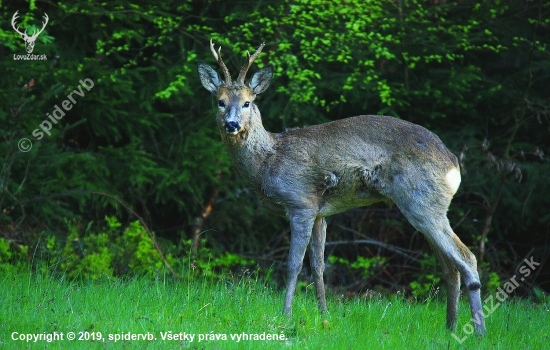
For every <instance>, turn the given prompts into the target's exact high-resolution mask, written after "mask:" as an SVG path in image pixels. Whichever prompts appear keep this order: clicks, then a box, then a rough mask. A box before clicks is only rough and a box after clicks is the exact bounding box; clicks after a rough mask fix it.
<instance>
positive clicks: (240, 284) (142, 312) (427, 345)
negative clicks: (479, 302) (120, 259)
mask: <svg viewBox="0 0 550 350" xmlns="http://www.w3.org/2000/svg"><path fill="white" fill-rule="evenodd" d="M0 281H1V285H0V305H1V311H0V348H6V349H22V348H32V349H43V348H49V349H67V348H72V349H104V348H108V349H113V348H114V349H118V348H124V349H130V348H132V349H133V348H136V349H144V348H149V349H175V348H184V349H258V348H262V349H281V348H285V349H286V348H289V349H518V348H527V349H548V348H549V347H550V339H549V337H550V323H549V321H550V312H549V310H548V309H549V308H550V306H549V305H535V304H532V303H530V302H528V301H511V302H506V303H505V304H503V305H502V306H500V307H499V308H498V309H497V310H496V311H495V312H494V313H493V314H492V315H491V316H490V317H489V318H488V319H487V327H488V335H487V336H486V337H484V338H483V339H481V340H479V339H477V338H476V337H475V336H473V335H471V336H469V337H467V339H466V340H464V342H463V343H462V344H459V343H458V342H457V341H456V340H455V339H454V338H453V337H452V336H451V333H450V332H449V331H447V330H446V329H445V325H444V320H445V304H444V302H443V301H442V300H444V298H443V297H442V296H440V295H438V296H437V297H436V298H434V299H432V300H431V301H423V302H418V303H410V302H409V301H408V300H406V299H403V298H398V297H393V298H390V299H388V298H371V299H370V300H367V299H365V298H354V299H350V300H341V299H339V298H338V297H337V296H334V295H331V296H329V300H328V304H329V310H330V314H329V315H326V316H323V315H321V314H319V312H318V311H317V308H316V301H315V297H314V295H313V293H314V292H313V288H312V286H310V287H307V288H304V289H302V290H301V291H300V292H299V293H298V295H297V297H296V300H295V302H294V309H293V310H294V314H293V316H292V317H291V318H287V317H285V316H282V315H281V313H280V311H281V308H282V304H283V291H280V290H275V289H273V288H271V287H269V286H266V284H265V283H263V281H261V280H257V279H255V278H253V277H250V276H248V277H243V278H240V279H230V280H225V281H220V282H210V281H208V280H207V279H205V278H194V279H192V280H187V279H183V280H177V281H172V280H171V279H170V278H163V277H160V278H159V279H157V280H156V281H152V280H150V279H146V278H136V279H131V280H126V281H123V280H120V279H112V280H108V279H105V280H102V281H95V282H86V283H82V282H69V281H66V280H64V279H63V278H62V277H55V278H50V277H49V276H45V275H41V274H31V273H28V272H27V273H14V272H9V273H6V274H4V275H3V277H2V278H1V280H0ZM438 299H439V300H438ZM469 319H470V317H469V312H468V307H467V304H466V301H465V300H462V304H461V312H460V315H459V329H458V331H456V335H457V336H458V337H459V338H462V337H463V336H464V333H463V331H462V330H461V329H462V327H463V326H464V325H465V324H467V323H468V322H469ZM55 331H57V332H62V333H63V334H64V340H59V341H54V342H51V343H48V342H46V341H38V342H36V343H33V342H28V343H27V342H25V341H21V340H12V334H13V332H18V333H19V334H26V333H35V334H40V333H42V334H44V333H53V332H55ZM68 332H75V333H76V334H77V337H78V332H84V333H82V336H83V337H89V338H92V337H96V338H97V337H98V335H99V334H101V336H102V338H103V340H104V341H102V340H95V341H94V340H81V341H78V340H72V341H70V340H67V334H68ZM86 332H87V333H86ZM98 332H100V333H98ZM128 332H131V333H133V334H137V333H140V334H148V333H149V334H151V336H153V337H156V340H134V341H118V342H116V343H115V342H114V341H109V340H107V339H106V338H107V337H108V335H109V334H122V333H124V334H128ZM161 332H172V334H176V333H180V332H181V333H184V332H185V333H188V334H194V335H195V338H194V341H193V342H189V341H180V340H172V341H169V340H162V337H161ZM243 332H244V333H247V334H262V333H264V332H265V333H266V334H277V335H281V334H284V336H285V338H286V340H284V341H261V340H248V341H246V340H242V341H240V342H236V341H235V340H232V339H231V334H242V333H243ZM198 334H209V336H208V338H210V337H215V335H216V334H220V335H222V334H223V335H225V336H226V337H227V340H221V339H220V340H203V341H201V342H198V337H199V335H198ZM210 334H212V336H210ZM219 337H223V336H219ZM208 338H207V339H208Z"/></svg>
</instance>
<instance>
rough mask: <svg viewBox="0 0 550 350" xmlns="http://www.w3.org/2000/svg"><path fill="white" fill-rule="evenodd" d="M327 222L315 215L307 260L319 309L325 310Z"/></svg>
mask: <svg viewBox="0 0 550 350" xmlns="http://www.w3.org/2000/svg"><path fill="white" fill-rule="evenodd" d="M326 230H327V223H326V220H325V218H322V217H317V218H316V219H315V223H314V224H313V235H312V236H311V241H310V242H309V262H310V265H311V271H312V274H313V283H314V284H315V292H316V294H317V302H318V303H319V310H320V311H321V312H327V301H326V299H325V283H324V282H323V273H324V271H325V239H326Z"/></svg>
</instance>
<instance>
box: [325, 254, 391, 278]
mask: <svg viewBox="0 0 550 350" xmlns="http://www.w3.org/2000/svg"><path fill="white" fill-rule="evenodd" d="M328 261H329V263H331V264H340V265H343V266H346V267H348V268H350V269H352V270H356V271H357V272H359V273H360V275H361V278H363V279H367V278H370V277H372V275H373V274H374V273H375V272H376V271H377V270H379V269H381V268H383V266H384V264H385V263H386V259H385V258H384V257H381V256H373V257H371V258H366V257H363V256H358V257H357V260H355V261H354V262H349V261H348V260H346V259H345V258H341V257H338V256H335V255H331V256H329V258H328Z"/></svg>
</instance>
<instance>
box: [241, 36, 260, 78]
mask: <svg viewBox="0 0 550 350" xmlns="http://www.w3.org/2000/svg"><path fill="white" fill-rule="evenodd" d="M264 46H265V43H262V45H260V47H259V48H258V50H256V52H254V54H253V55H252V56H250V52H248V51H247V52H246V62H245V63H244V65H243V68H242V69H241V71H240V73H239V77H238V78H237V82H239V83H240V84H244V78H246V73H247V72H248V69H249V68H250V66H251V65H252V63H253V62H254V60H255V59H256V58H257V57H258V56H259V55H260V52H262V49H263V48H264Z"/></svg>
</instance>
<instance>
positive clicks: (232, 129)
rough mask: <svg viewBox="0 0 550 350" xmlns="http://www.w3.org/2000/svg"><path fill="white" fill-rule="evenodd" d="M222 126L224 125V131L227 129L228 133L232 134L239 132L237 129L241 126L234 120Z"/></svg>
mask: <svg viewBox="0 0 550 350" xmlns="http://www.w3.org/2000/svg"><path fill="white" fill-rule="evenodd" d="M224 127H225V131H227V133H228V134H233V135H235V134H236V133H238V132H239V130H241V126H240V125H239V123H238V122H235V121H230V122H226V123H225V126H224Z"/></svg>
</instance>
